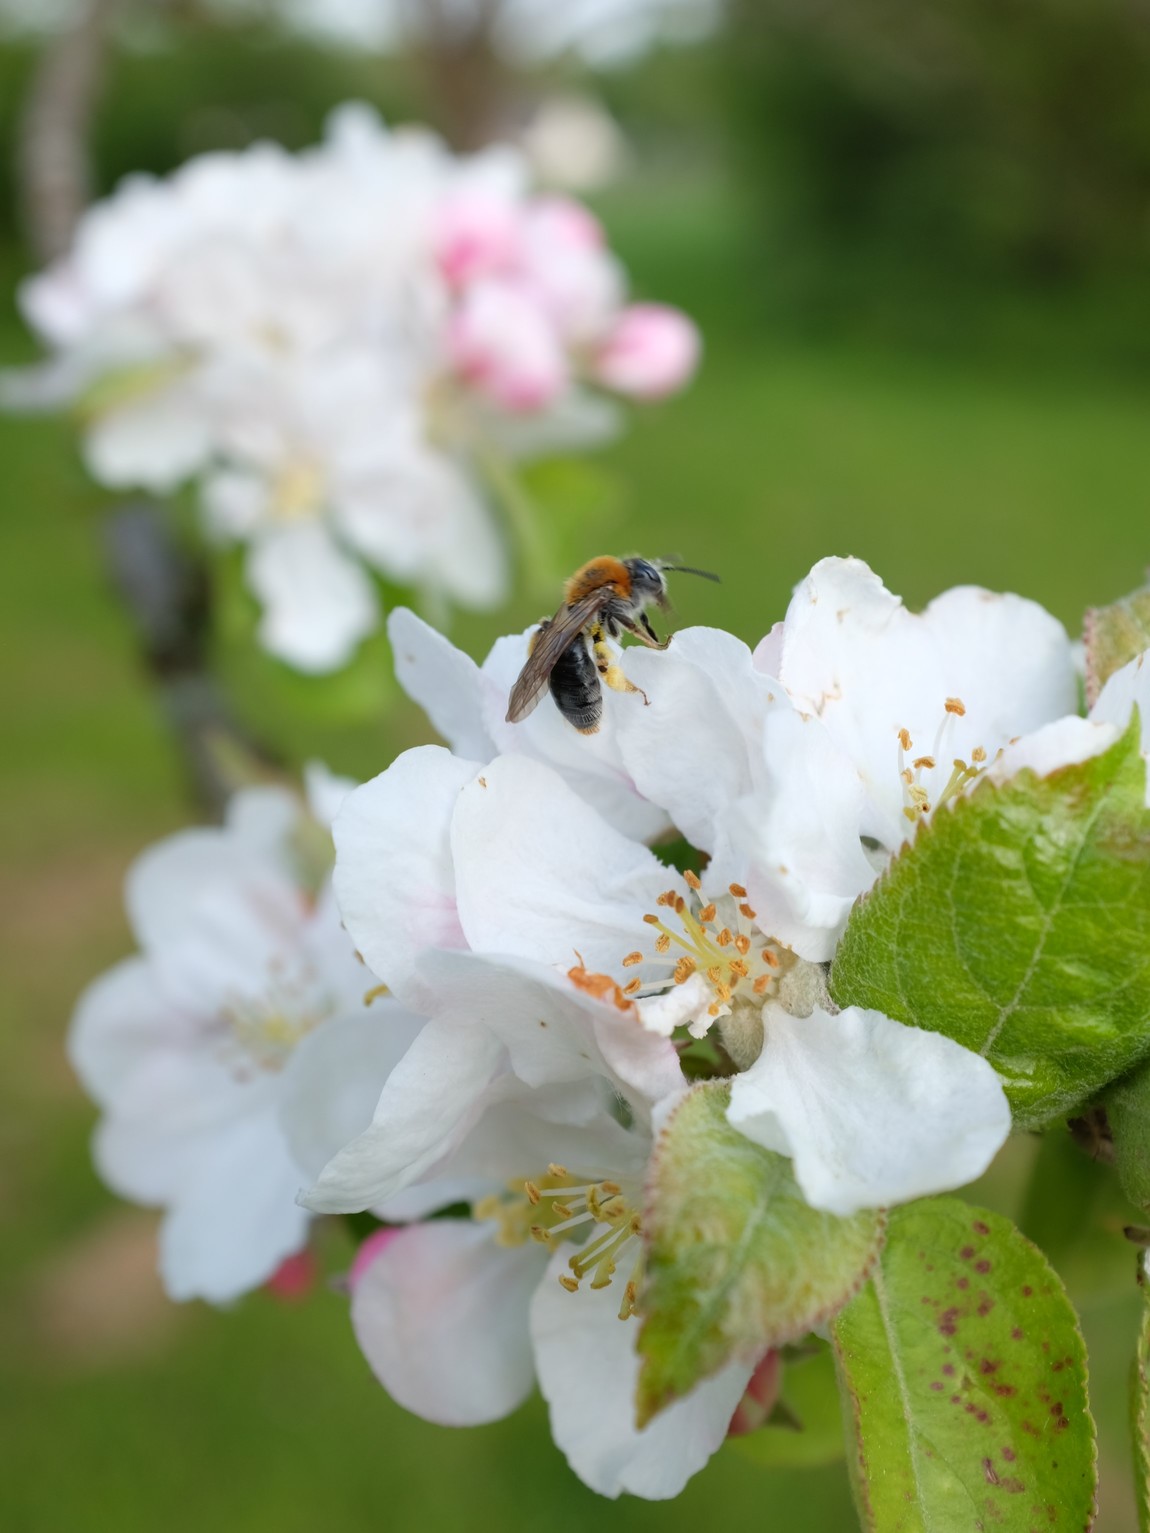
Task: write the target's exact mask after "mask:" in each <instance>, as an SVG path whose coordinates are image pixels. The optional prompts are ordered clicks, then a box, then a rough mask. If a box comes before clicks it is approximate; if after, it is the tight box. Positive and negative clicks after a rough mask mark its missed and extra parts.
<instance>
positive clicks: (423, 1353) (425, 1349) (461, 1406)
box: [351, 1219, 546, 1427]
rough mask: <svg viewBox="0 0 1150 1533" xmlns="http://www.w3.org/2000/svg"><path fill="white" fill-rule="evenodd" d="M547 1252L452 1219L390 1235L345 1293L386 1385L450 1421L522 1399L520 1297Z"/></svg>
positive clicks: (528, 1370)
mask: <svg viewBox="0 0 1150 1533" xmlns="http://www.w3.org/2000/svg"><path fill="white" fill-rule="evenodd" d="M545 1259H546V1258H545V1256H544V1254H543V1252H542V1251H541V1249H540V1247H538V1246H535V1245H534V1244H532V1245H528V1246H522V1247H515V1248H513V1249H510V1250H508V1249H505V1248H503V1247H500V1246H497V1245H496V1244H495V1242H494V1240H493V1239H492V1237H491V1231H490V1229H489V1228H487V1227H485V1226H483V1225H475V1224H468V1223H465V1222H463V1221H461V1220H456V1219H444V1220H439V1221H436V1222H435V1223H432V1224H420V1225H414V1226H412V1227H411V1228H410V1229H406V1230H401V1231H399V1232H398V1233H397V1234H395V1235H393V1236H392V1238H391V1239H390V1240H388V1241H387V1242H386V1244H385V1245H384V1246H383V1249H382V1251H381V1253H380V1254H379V1255H378V1256H377V1257H376V1258H375V1260H374V1261H372V1262H371V1264H370V1265H369V1266H368V1267H367V1269H366V1271H364V1272H363V1274H362V1276H360V1277H359V1278H358V1279H357V1280H356V1282H355V1285H354V1289H353V1292H352V1300H351V1321H352V1325H353V1326H354V1328H355V1334H356V1339H357V1340H358V1342H359V1344H360V1347H361V1348H362V1349H363V1354H364V1356H365V1357H366V1358H367V1361H368V1363H369V1364H370V1365H371V1370H372V1372H373V1373H374V1374H375V1376H376V1378H377V1379H379V1381H380V1383H381V1384H382V1385H383V1387H384V1388H385V1389H386V1390H387V1392H388V1394H389V1395H391V1396H392V1398H393V1399H395V1400H397V1401H398V1402H399V1404H400V1405H402V1406H403V1407H404V1408H405V1409H406V1410H409V1411H414V1412H415V1414H416V1415H417V1416H423V1417H424V1418H425V1419H426V1420H428V1421H435V1422H438V1423H439V1424H440V1425H441V1426H453V1427H460V1426H478V1425H480V1424H481V1423H482V1422H486V1421H498V1420H499V1419H500V1418H501V1417H503V1416H506V1415H508V1414H509V1413H510V1412H511V1411H513V1410H515V1408H516V1407H517V1406H518V1405H521V1404H522V1403H523V1401H524V1400H525V1399H526V1398H527V1396H528V1395H529V1394H530V1393H531V1389H532V1386H533V1384H534V1369H533V1367H532V1359H531V1346H530V1340H529V1336H528V1331H527V1307H528V1303H529V1301H530V1297H531V1293H532V1290H533V1289H534V1288H535V1287H536V1286H537V1284H538V1282H539V1276H540V1272H541V1270H542V1267H543V1263H544V1261H545Z"/></svg>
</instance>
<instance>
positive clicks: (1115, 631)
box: [1083, 585, 1150, 706]
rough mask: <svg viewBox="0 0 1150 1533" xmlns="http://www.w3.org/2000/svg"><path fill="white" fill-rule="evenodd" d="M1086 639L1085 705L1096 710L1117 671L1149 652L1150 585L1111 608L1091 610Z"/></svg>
mask: <svg viewBox="0 0 1150 1533" xmlns="http://www.w3.org/2000/svg"><path fill="white" fill-rule="evenodd" d="M1083 631H1084V634H1085V638H1086V701H1087V702H1088V703H1090V704H1091V706H1093V704H1094V703H1095V701H1096V700H1097V697H1098V694H1099V692H1101V691H1102V688H1103V687H1104V686H1105V685H1106V683H1107V682H1108V681H1109V680H1110V678H1111V676H1113V674H1114V672H1115V671H1120V670H1121V669H1122V667H1123V666H1124V665H1127V664H1129V662H1130V661H1131V660H1133V659H1134V657H1135V656H1136V655H1140V654H1141V653H1142V652H1143V650H1146V649H1150V585H1146V586H1143V587H1142V589H1141V590H1139V591H1135V592H1134V593H1133V595H1131V596H1124V597H1123V598H1122V600H1121V601H1116V602H1112V603H1111V605H1110V606H1109V607H1092V608H1091V609H1090V611H1089V612H1087V614H1086V618H1085V622H1084V624H1083Z"/></svg>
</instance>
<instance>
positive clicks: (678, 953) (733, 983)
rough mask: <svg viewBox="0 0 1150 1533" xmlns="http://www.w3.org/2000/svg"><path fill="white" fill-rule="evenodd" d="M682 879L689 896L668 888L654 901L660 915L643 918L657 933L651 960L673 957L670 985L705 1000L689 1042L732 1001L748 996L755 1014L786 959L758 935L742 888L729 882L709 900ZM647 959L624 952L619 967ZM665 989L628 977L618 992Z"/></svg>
mask: <svg viewBox="0 0 1150 1533" xmlns="http://www.w3.org/2000/svg"><path fill="white" fill-rule="evenodd" d="M683 878H684V880H685V881H686V883H687V885H688V887H689V888H690V891H691V894H690V898H689V899H687V898H684V896H683V895H681V894H680V893H679V892H678V891H677V890H675V889H668V890H667V891H666V892H665V893H664V894H661V895H660V896H659V898H658V901H657V904H659V905H661V906H662V907H663V908H664V909H665V910H666V912H667V914H666V916H662V915H659V914H656V913H654V912H652V913H650V914H648V915H645V916H644V917H643V920H644V921H645V922H646V923H647V925H648V926H652V927H654V928H655V930H656V931H657V932H658V934H659V935H658V936H657V937H656V938H655V957H656V960H658V959H665V958H670V957H671V956H672V954H674V955H675V965H674V968H673V969H672V971H671V975H670V983H671V985H672V986H681V985H686V984H688V983H690V984H691V985H692V986H693V988H694V989H695V990H696V991H700V990H701V991H702V993H703V996H704V999H705V997H706V996H709V1000H706V999H705V1003H704V1004H701V1005H700V1006H699V1008H698V1014H697V1015H696V1016H695V1017H694V1018H693V1020H692V1021H691V1022H690V1023H689V1024H688V1028H687V1030H688V1032H689V1033H690V1034H691V1036H692V1037H693V1038H702V1037H703V1036H704V1035H705V1034H706V1033H707V1031H708V1030H709V1028H710V1026H711V1024H712V1023H713V1022H714V1021H716V1020H717V1019H718V1018H719V1017H723V1016H727V1015H728V1014H730V1013H731V1012H732V1011H733V1010H734V1009H735V1007H736V1003H737V1002H739V1001H752V998H753V1004H755V1006H756V1010H757V1009H759V1008H761V1005H762V1002H763V1000H764V998H765V997H766V995H767V993H768V991H769V990H770V989H771V987H772V986H773V985H774V984H775V983H776V982H777V980H778V979H779V976H780V974H781V972H782V970H783V967H784V960H785V958H786V957H789V955H787V954H784V952H783V950H782V949H781V948H780V947H779V945H778V943H776V942H775V941H773V940H772V939H770V938H766V937H764V936H763V934H762V932H761V931H760V930H759V928H758V926H757V925H756V924H755V923H756V919H757V918H756V915H755V912H754V910H753V909H752V908H751V906H750V905H749V904H748V903H747V891H746V890H745V889H744V888H743V886H742V884H730V885H729V886H728V889H727V892H726V894H724V895H721V896H720V897H719V898H718V899H717V900H710V899H706V898H705V896H704V894H703V890H702V884H701V883H700V880H699V878H698V877H697V875H696V874H694V873H692V872H691V871H690V870H688V871H687V872H685V873H684V874H683ZM648 961H649V960H648V959H647V955H645V954H644V953H641V952H635V953H628V954H627V956H626V958H624V959H623V966H624V968H632V967H634V966H635V965H636V964H641V963H645V962H648ZM667 988H668V985H667V980H666V979H662V980H659V981H657V982H652V983H650V984H649V985H648V984H644V982H643V981H642V980H639V979H634V980H632V981H631V982H630V984H629V985H625V986H624V987H623V993H624V994H625V995H637V994H639V992H641V991H643V992H645V993H646V994H647V995H648V996H652V995H657V994H659V993H663V994H665V993H666V992H667Z"/></svg>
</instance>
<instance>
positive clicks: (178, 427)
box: [84, 386, 211, 495]
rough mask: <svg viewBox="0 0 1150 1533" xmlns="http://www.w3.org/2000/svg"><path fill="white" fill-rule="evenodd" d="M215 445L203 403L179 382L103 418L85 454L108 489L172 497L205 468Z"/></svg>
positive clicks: (86, 443)
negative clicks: (139, 490) (146, 491)
mask: <svg viewBox="0 0 1150 1533" xmlns="http://www.w3.org/2000/svg"><path fill="white" fill-rule="evenodd" d="M210 448H211V423H210V421H209V420H208V419H207V417H206V414H205V410H204V404H203V401H202V400H199V399H197V398H196V397H195V395H194V394H192V393H190V392H188V391H186V390H185V389H184V388H182V387H179V386H177V387H172V388H167V389H163V390H162V391H160V392H157V393H155V394H152V395H150V396H148V397H147V398H145V399H142V400H140V402H139V403H138V404H132V405H125V406H122V407H121V408H119V409H116V410H110V411H109V412H108V413H107V414H106V415H102V416H100V417H99V418H98V419H97V420H96V421H95V422H94V424H93V425H92V426H91V428H90V429H89V431H88V435H87V437H86V438H85V441H84V458H85V461H86V463H87V466H88V471H89V472H90V473H91V475H92V477H93V478H94V479H96V480H98V481H99V482H100V483H101V484H103V485H107V486H108V488H109V489H113V490H120V489H144V490H153V491H154V492H155V493H156V494H157V495H170V494H171V493H172V491H173V490H175V489H178V488H179V486H180V485H181V484H182V483H183V481H184V480H185V479H187V478H188V476H189V475H190V474H194V473H195V472H196V470H197V469H198V468H200V467H202V465H203V463H204V460H205V459H206V458H207V456H208V452H209V450H210Z"/></svg>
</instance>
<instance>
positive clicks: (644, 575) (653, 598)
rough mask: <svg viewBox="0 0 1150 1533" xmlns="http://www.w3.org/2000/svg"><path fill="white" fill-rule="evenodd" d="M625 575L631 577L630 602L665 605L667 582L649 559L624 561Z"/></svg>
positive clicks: (657, 567) (661, 572)
mask: <svg viewBox="0 0 1150 1533" xmlns="http://www.w3.org/2000/svg"><path fill="white" fill-rule="evenodd" d="M623 563H624V564H625V565H626V566H627V573H628V574H629V575H630V577H631V599H632V601H634V602H636V603H639V604H643V605H645V604H646V603H648V602H655V603H656V604H657V605H658V606H660V607H665V606H666V605H667V581H666V577H665V576H664V574H663V571H662V570H661V569H660V567H659V566H658V565H657V564H653V563H652V562H651V560H650V559H624V560H623Z"/></svg>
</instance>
